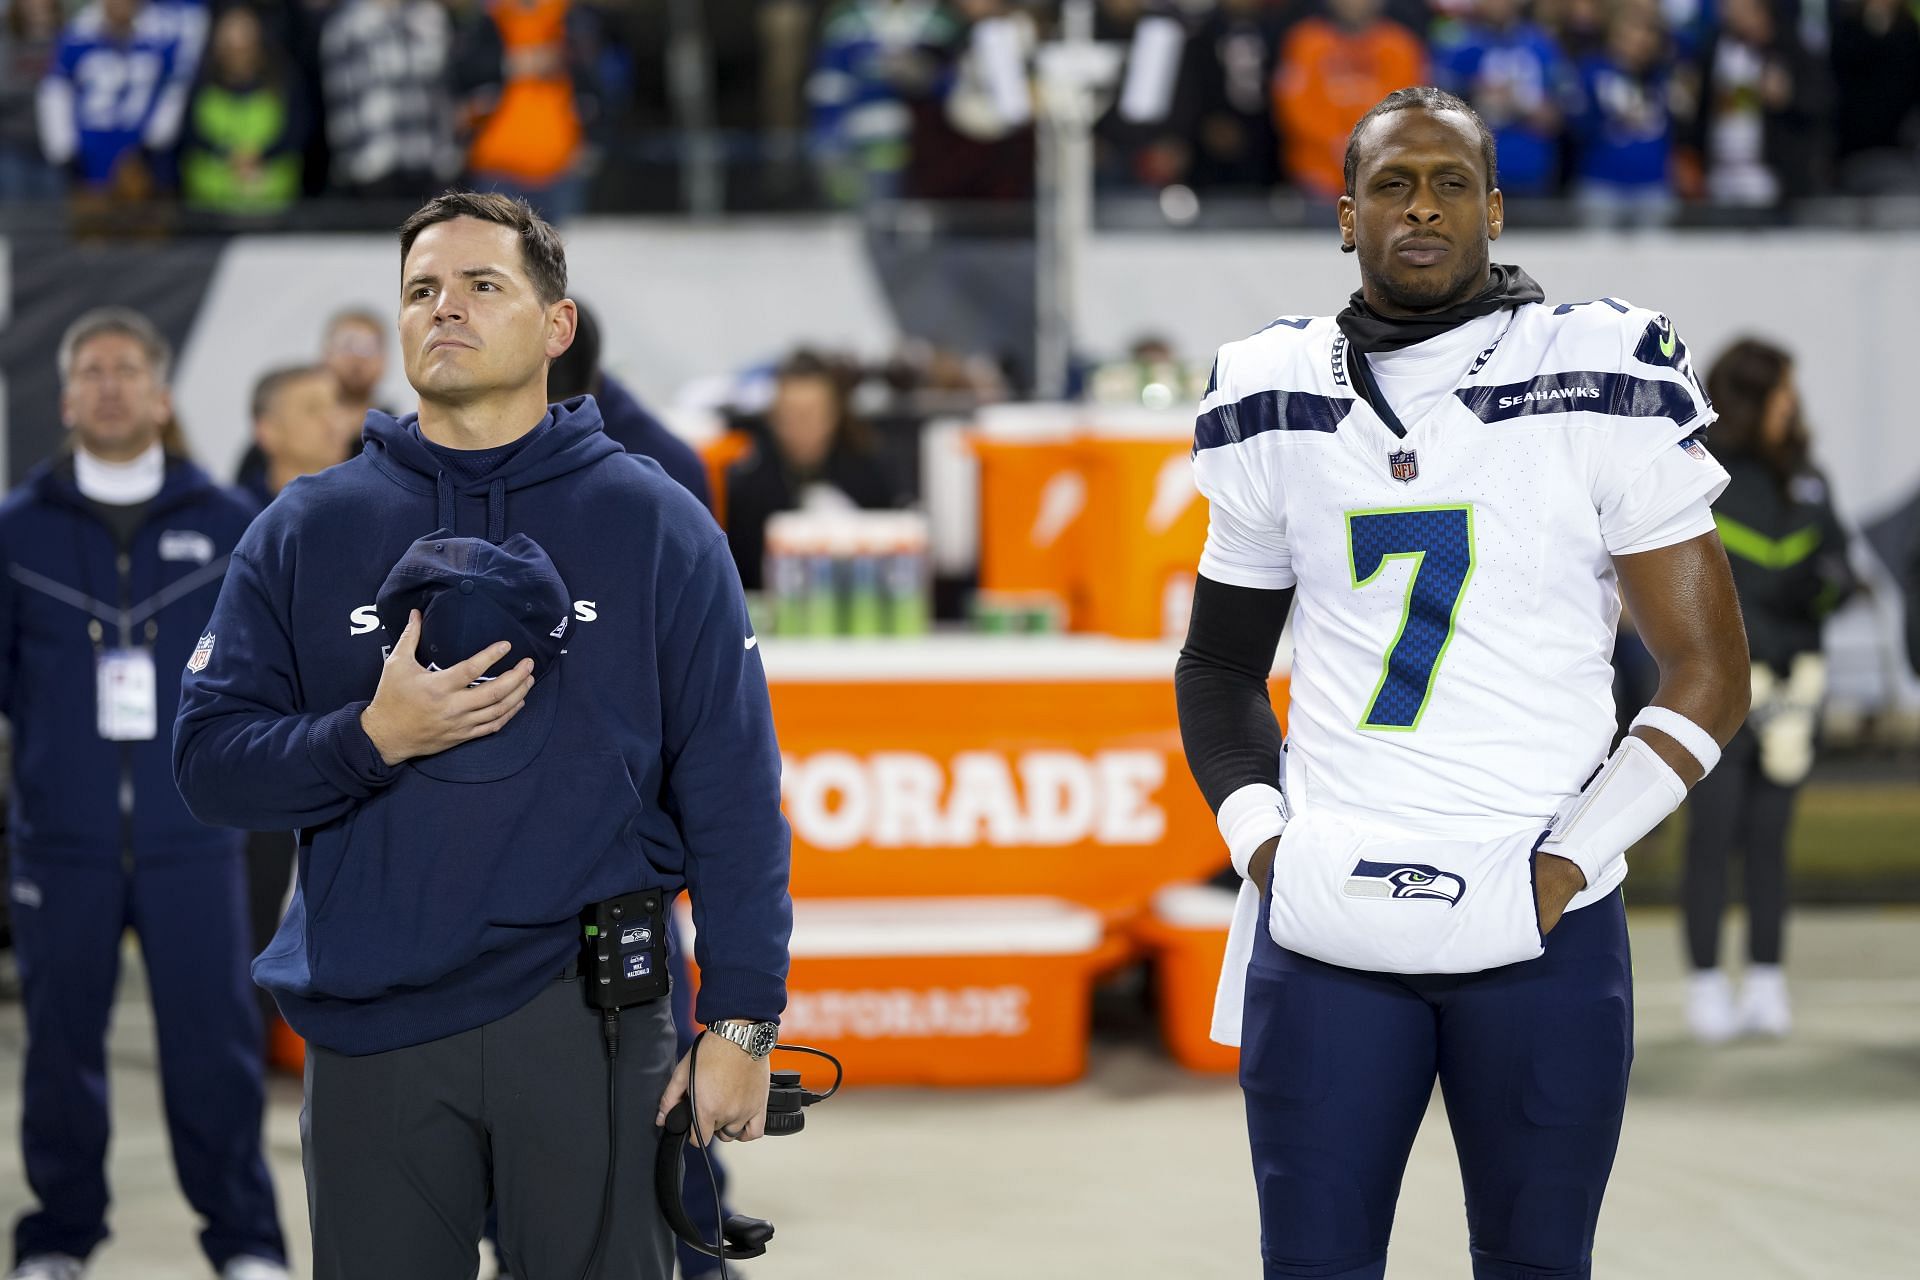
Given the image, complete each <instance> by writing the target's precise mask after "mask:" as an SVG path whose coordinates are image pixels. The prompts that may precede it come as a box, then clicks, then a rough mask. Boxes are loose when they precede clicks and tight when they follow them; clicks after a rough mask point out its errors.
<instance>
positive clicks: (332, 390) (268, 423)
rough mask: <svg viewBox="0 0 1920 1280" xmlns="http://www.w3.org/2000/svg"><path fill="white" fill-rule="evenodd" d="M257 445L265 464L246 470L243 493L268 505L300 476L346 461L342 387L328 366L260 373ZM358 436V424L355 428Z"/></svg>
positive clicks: (256, 392)
mask: <svg viewBox="0 0 1920 1280" xmlns="http://www.w3.org/2000/svg"><path fill="white" fill-rule="evenodd" d="M252 412H253V442H254V444H255V445H256V446H257V447H258V448H259V451H260V457H261V460H262V465H261V467H260V469H259V470H258V471H256V472H253V473H251V474H248V473H246V471H245V470H244V469H243V472H242V474H241V475H240V476H239V478H238V483H239V485H240V487H241V488H243V489H245V490H246V491H247V492H248V493H249V494H251V495H252V496H253V499H254V501H256V502H258V503H259V504H260V505H261V506H263V507H264V506H266V505H267V504H268V503H269V502H272V501H273V500H274V498H275V497H277V496H278V495H279V493H280V491H281V490H282V489H284V488H286V487H287V485H289V484H291V483H292V482H293V481H294V480H295V479H296V478H298V477H300V476H310V475H314V474H316V473H318V472H321V471H325V470H326V469H327V468H328V467H331V466H333V465H334V464H335V463H340V462H345V461H346V460H347V453H348V440H347V436H348V432H347V429H346V414H345V413H344V412H343V411H342V410H341V407H340V386H339V383H338V382H336V381H335V380H334V376H333V374H332V373H331V372H330V371H329V370H328V369H327V367H326V366H325V365H317V364H308V365H288V366H285V367H283V368H279V369H274V370H271V371H270V372H268V373H265V374H262V375H261V377H260V379H259V380H258V381H257V382H255V383H254V384H253V403H252ZM353 425H354V428H355V433H356V434H357V433H358V428H359V425H360V424H359V423H357V422H356V423H354V424H353Z"/></svg>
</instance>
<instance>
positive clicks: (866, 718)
mask: <svg viewBox="0 0 1920 1280" xmlns="http://www.w3.org/2000/svg"><path fill="white" fill-rule="evenodd" d="M762 649H763V651H764V655H765V662H766V668H767V680H768V684H769V686H770V688H771V692H772V698H773V717H774V724H775V727H776V728H777V730H778V731H779V735H780V749H781V756H782V762H783V764H784V766H785V769H784V777H783V778H782V782H781V790H782V805H783V807H784V809H785V812H786V815H787V820H788V822H789V823H790V824H791V826H792V828H793V892H794V895H795V896H796V897H811V898H861V897H924V896H941V897H945V896H954V895H962V896H983V895H984V896H1016V897H1017V896H1033V895H1042V896H1048V897H1056V898H1063V899H1066V900H1067V901H1070V902H1077V903H1081V904H1084V905H1086V906H1090V907H1093V908H1095V909H1096V910H1098V911H1100V912H1102V913H1103V914H1105V915H1107V916H1108V917H1109V918H1117V917H1124V916H1127V915H1131V914H1134V913H1137V912H1139V911H1141V910H1142V909H1144V908H1145V906H1146V904H1147V901H1148V900H1149V899H1150V898H1151V897H1152V895H1153V893H1154V891H1155V890H1157V889H1159V888H1161V887H1162V886H1164V885H1168V884H1175V883H1180V882H1182V881H1187V880H1193V879H1197V878H1201V877H1204V876H1207V875H1210V874H1212V873H1213V872H1214V871H1216V870H1217V869H1219V867H1221V866H1222V865H1224V863H1225V861H1226V854H1225V851H1224V850H1223V849H1222V848H1221V845H1220V838H1219V835H1218V833H1217V832H1216V831H1215V829H1214V823H1213V815H1212V813H1211V812H1210V811H1209V810H1208V808H1207V805H1206V801H1205V800H1204V799H1202V798H1201V795H1200V792H1199V789H1198V788H1197V787H1195V786H1194V783H1193V779H1192V777H1191V775H1189V774H1188V772H1187V765H1186V757H1185V755H1184V753H1183V752H1182V750H1181V746H1180V728H1179V721H1178V717H1177V714H1176V711H1175V708H1174V700H1173V666H1174V661H1175V659H1176V657H1177V656H1178V653H1179V649H1178V646H1177V645H1173V644H1166V643H1160V642H1142V641H1125V640H1113V639H1108V638H1105V637H1099V636H1045V637H1034V636H993V637H985V636H952V637H946V636H934V637H931V638H928V639H924V640H915V641H906V640H869V641H856V640H777V639H768V640H765V641H763V642H762ZM1273 694H1274V705H1275V707H1276V708H1277V709H1279V708H1284V705H1285V695H1286V682H1285V678H1284V676H1277V677H1276V678H1275V682H1274V686H1273Z"/></svg>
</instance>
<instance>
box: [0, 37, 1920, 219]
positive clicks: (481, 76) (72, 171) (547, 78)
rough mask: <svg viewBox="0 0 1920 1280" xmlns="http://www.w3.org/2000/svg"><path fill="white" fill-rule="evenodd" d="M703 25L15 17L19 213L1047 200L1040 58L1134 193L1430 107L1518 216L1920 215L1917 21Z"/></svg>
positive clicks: (1308, 171)
mask: <svg viewBox="0 0 1920 1280" xmlns="http://www.w3.org/2000/svg"><path fill="white" fill-rule="evenodd" d="M686 12H687V11H686V10H685V9H684V8H679V7H676V6H669V5H661V4H643V3H639V2H638V0H282V2H280V3H264V2H262V0H90V2H89V3H86V4H84V5H82V4H78V3H76V2H75V0H0V72H3V73H4V74H3V75H0V198H4V199H5V200H6V201H8V202H9V203H11V202H15V201H26V200H34V199H43V200H52V199H58V198H60V197H62V196H67V197H69V198H71V199H72V200H73V201H74V202H75V203H76V204H78V205H85V204H86V203H87V202H101V201H105V202H111V201H115V200H150V199H152V198H154V197H156V196H160V197H164V198H167V199H177V201H178V202H179V203H180V204H182V205H184V206H186V207H188V208H190V209H195V210H200V211H205V212H210V213H215V214H220V215H228V216H243V217H252V218H256V219H260V218H264V219H268V220H270V219H271V218H272V217H273V216H274V215H276V214H279V213H282V212H284V211H285V210H287V209H288V208H289V207H290V206H292V205H293V204H294V203H295V202H296V201H299V200H301V199H303V198H311V197H318V196H336V197H340V196H345V197H362V198H364V197H375V198H386V199H391V200H394V201H400V200H410V199H413V198H415V197H418V196H421V195H423V194H426V193H428V192H431V191H434V190H437V189H439V188H442V187H444V186H446V185H448V184H450V183H465V184H467V185H471V186H475V187H482V188H489V189H497V190H505V191H510V192H515V193H519V194H524V195H526V196H527V197H528V198H529V199H531V200H532V201H533V202H534V203H535V205H536V206H537V207H539V208H540V209H541V210H542V211H543V212H545V213H547V214H548V215H549V216H552V217H555V218H565V217H567V216H569V215H571V214H572V213H574V212H576V211H578V210H580V209H582V208H584V207H588V206H589V205H590V204H591V205H595V206H596V207H607V206H608V205H609V204H612V205H613V206H615V207H618V205H619V201H618V199H617V198H616V199H613V200H611V201H608V200H600V199H598V198H597V197H595V196H593V195H592V194H591V192H592V190H593V187H592V184H591V182H590V179H592V178H593V176H594V174H595V172H596V170H597V169H598V170H615V171H617V170H619V169H620V168H621V167H622V164H623V162H626V167H628V168H631V167H632V162H633V161H634V159H635V157H636V156H637V155H638V154H639V152H640V150H641V149H642V148H641V147H640V144H639V143H638V142H637V141H636V140H637V139H642V138H648V139H660V138H667V139H676V138H682V137H684V135H683V134H681V133H680V132H679V130H681V129H682V128H683V127H686V126H689V125H694V124H698V125H699V126H700V127H701V128H703V129H706V130H708V131H709V132H710V133H711V134H712V135H713V136H718V137H721V138H723V139H728V140H744V142H743V144H742V147H733V150H732V154H735V155H736V156H737V155H738V154H740V153H741V152H742V150H743V148H744V153H745V154H747V155H748V156H749V157H750V159H751V161H752V162H753V163H757V164H759V165H761V166H762V167H764V168H769V169H777V168H780V167H781V166H782V165H786V166H787V167H789V168H797V169H799V170H801V171H804V173H805V174H806V179H807V180H806V182H805V183H804V184H803V185H804V191H803V192H802V193H801V194H800V195H799V196H798V197H797V198H796V201H795V202H796V203H799V204H802V205H806V204H814V205H818V204H827V205H838V206H853V205H859V204H862V203H865V202H868V201H872V200H880V199H888V198H893V197H907V198H914V199H926V200H942V199H961V200H1022V199H1027V198H1030V197H1031V195H1032V193H1033V189H1034V157H1035V127H1036V125H1035V120H1036V116H1037V115H1038V114H1040V113H1041V106H1040V104H1041V103H1042V102H1043V101H1044V100H1045V98H1046V93H1045V91H1044V90H1043V88H1042V86H1041V83H1040V81H1041V78H1040V77H1039V76H1038V75H1037V72H1036V67H1037V65H1038V59H1037V51H1038V50H1039V49H1040V48H1041V47H1042V46H1043V45H1044V44H1046V43H1047V42H1050V41H1057V40H1060V39H1062V38H1069V37H1071V38H1082V37H1084V38H1090V39H1092V40H1094V41H1097V42H1101V43H1104V44H1106V45H1108V46H1110V47H1111V48H1113V49H1114V50H1115V51H1116V53H1117V54H1119V55H1120V56H1119V59H1118V62H1117V72H1116V74H1115V75H1114V76H1113V77H1112V78H1111V82H1110V83H1109V84H1107V85H1106V86H1105V87H1104V90H1103V93H1102V97H1101V99H1100V115H1099V118H1098V121H1097V123H1096V125H1095V137H1096V142H1097V153H1096V173H1097V176H1098V180H1099V182H1100V183H1101V185H1102V187H1103V189H1107V190H1129V189H1145V190H1154V189H1158V188H1164V187H1167V186H1169V185H1172V184H1183V185H1185V186H1187V187H1189V188H1191V189H1192V190H1194V191H1196V192H1203V193H1204V192H1215V191H1221V190H1228V191H1233V190H1238V191H1246V192H1256V193H1257V192H1267V191H1276V190H1278V191H1291V192H1294V193H1297V194H1298V195H1300V196H1302V197H1304V198H1305V199H1307V200H1309V201H1314V202H1322V203H1324V202H1325V201H1328V200H1331V199H1332V198H1334V197H1335V196H1337V195H1338V194H1339V193H1340V190H1341V189H1342V186H1343V178H1342V171H1341V169H1342V166H1341V159H1342V152H1343V150H1344V146H1345V141H1346V136H1347V132H1348V130H1349V129H1350V127H1351V126H1352V124H1353V122H1354V120H1356V119H1357V118H1358V117H1359V116H1360V114H1361V113H1362V112H1364V111H1365V110H1366V108H1367V107H1368V106H1370V105H1371V104H1372V103H1373V102H1375V101H1378V100H1379V98H1381V97H1382V96H1384V95H1385V94H1386V93H1388V92H1390V91H1392V90H1393V89H1396V88H1400V87H1402V86H1405V85H1408V84H1414V83H1433V84H1438V85H1440V86H1442V87H1444V88H1448V89H1450V90H1452V91H1454V92H1456V93H1458V94H1460V95H1461V96H1462V97H1464V98H1466V99H1468V100H1469V101H1471V102H1472V103H1473V104H1474V105H1475V107H1476V108H1477V109H1478V110H1479V111H1480V113H1481V114H1482V116H1483V117H1484V118H1485V119H1486V121H1487V122H1488V124H1489V125H1491V126H1492V127H1493V128H1494V130H1495V132H1496V134H1497V135H1498V138H1499V143H1500V160H1501V186H1502V188H1503V189H1504V190H1505V191H1506V192H1507V193H1508V194H1509V195H1510V196H1513V197H1517V198H1528V197H1565V198H1570V199H1572V200H1575V201H1576V202H1578V203H1579V205H1580V206H1581V207H1582V208H1583V209H1586V210H1588V211H1589V212H1591V213H1592V214H1593V216H1594V217H1596V218H1607V219H1613V220H1624V221H1652V220H1658V219H1662V218H1665V217H1666V216H1668V215H1669V214H1670V213H1671V212H1672V210H1673V209H1674V207H1675V206H1676V205H1677V204H1678V203H1680V202H1709V203H1711V204H1714V205H1720V206H1738V207H1747V208H1754V209H1771V208H1775V207H1778V206H1779V205H1781V204H1782V203H1783V202H1785V201H1788V200H1791V199H1796V198H1800V197H1807V196H1820V195H1828V194H1868V195H1871V194H1889V193H1899V194H1911V193H1914V192H1916V191H1920V20H1917V17H1916V15H1917V14H1920V2H1916V0H1093V2H1092V3H1090V4H1082V5H1075V4H1073V3H1072V2H1071V0H711V2H710V3H706V4H703V5H701V6H699V7H698V12H699V14H700V21H701V22H702V23H703V24H704V25H703V27H702V28H701V30H699V31H698V32H696V33H688V32H685V31H680V30H677V29H676V28H675V27H674V26H673V23H674V22H675V21H676V20H677V19H676V16H675V15H676V14H678V15H681V16H684V14H685V13H686ZM1077 17H1084V18H1089V19H1090V21H1076V20H1075V19H1076V18H1077ZM689 34H692V35H694V36H695V37H696V38H695V39H693V40H692V41H691V43H689V42H688V40H686V39H684V38H683V37H685V36H687V35H689ZM689 51H691V52H689ZM689 58H692V59H694V60H695V62H694V63H689V62H688V59H689ZM696 64H697V65H696ZM690 116H692V117H700V118H699V119H693V118H690ZM727 145H728V146H730V147H731V146H732V141H729V142H728V144H727ZM666 151H667V152H668V153H671V154H673V155H676V156H682V157H683V156H684V154H686V151H687V149H686V148H685V147H684V146H681V145H680V144H679V143H677V142H669V144H668V145H667V147H666ZM659 152H660V148H658V147H656V148H655V149H654V154H658V153H659ZM603 157H611V158H612V161H611V163H610V164H606V165H602V164H601V163H600V162H601V160H602V158H603ZM601 186H602V187H609V186H611V187H617V186H618V183H617V182H614V183H612V184H606V183H603V184H601Z"/></svg>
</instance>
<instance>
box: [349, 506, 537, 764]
mask: <svg viewBox="0 0 1920 1280" xmlns="http://www.w3.org/2000/svg"><path fill="white" fill-rule="evenodd" d="M374 607H375V608H376V610H377V611H378V612H379V614H380V625H381V626H382V627H383V628H384V629H385V631H386V634H387V644H388V645H389V646H391V645H393V644H394V643H396V642H397V641H398V640H399V639H400V633H401V632H402V631H404V630H406V626H407V615H408V613H409V612H410V611H411V610H414V609H418V610H419V611H420V641H419V644H418V646H417V647H416V648H415V651H414V652H415V655H416V657H418V659H419V661H420V665H421V666H423V667H426V668H427V669H428V670H429V671H442V670H445V669H446V668H448V667H452V666H457V665H458V664H460V663H462V662H465V661H466V660H467V659H468V658H471V657H472V656H473V655H474V654H476V653H479V652H480V651H481V650H482V649H485V648H487V647H488V646H489V645H494V644H498V643H500V642H501V641H502V640H505V641H508V642H510V643H511V644H512V645H513V650H512V652H510V653H508V654H507V656H506V657H504V658H502V659H500V661H499V662H497V663H495V664H494V665H493V666H492V667H490V668H489V669H488V670H487V672H486V674H484V675H482V676H481V677H480V678H481V679H482V680H491V679H493V678H494V677H495V676H500V675H504V674H506V673H507V672H508V671H511V670H512V669H513V668H514V666H515V664H517V663H519V662H520V661H521V660H522V659H524V658H532V659H533V690H532V692H531V693H529V694H528V695H527V702H526V705H525V706H523V707H521V708H520V711H519V713H518V714H517V715H515V716H514V718H513V719H512V720H510V721H508V722H507V724H506V727H504V728H502V729H501V730H500V731H499V732H497V733H492V734H488V735H487V736H486V737H483V738H473V739H470V740H469V741H466V742H462V743H460V744H459V745H457V746H453V747H449V748H447V749H446V750H445V751H441V752H437V753H436V754H434V755H430V756H420V757H417V758H415V759H414V760H412V761H411V762H410V763H411V764H412V765H413V767H414V768H416V769H418V770H419V771H420V772H422V773H424V774H426V775H427V776H428V777H430V778H438V779H440V780H441V781H443V782H493V781H495V780H497V779H500V778H505V777H508V776H510V775H512V774H515V773H518V772H520V770H522V769H524V768H526V767H527V765H529V764H531V763H532V762H533V758H534V757H535V756H537V755H539V754H540V750H541V748H543V747H545V746H546V744H547V738H548V736H549V735H551V733H552V732H553V715H554V708H555V707H556V706H557V705H558V704H559V701H560V655H561V653H562V652H563V651H564V646H565V643H566V637H567V628H568V627H569V625H571V623H572V620H573V603H572V601H571V599H570V598H569V596H568V593H567V586H566V583H564V582H562V581H561V580H560V573H559V571H558V570H556V569H555V568H554V567H553V561H552V560H550V559H548V558H547V553H546V552H545V551H543V550H541V548H540V544H539V543H537V542H535V541H534V540H533V539H532V538H529V537H528V536H527V535H526V534H524V533H516V534H514V535H513V536H512V537H511V538H508V539H507V540H506V541H505V542H502V543H500V544H499V545H498V546H496V545H494V544H493V543H491V542H488V541H487V540H486V539H484V538H457V537H454V536H453V535H452V534H450V533H447V532H445V531H444V530H443V531H441V532H439V533H430V534H428V535H427V536H426V537H424V538H422V539H420V540H419V541H418V542H416V543H414V544H413V545H412V546H411V547H408V548H407V553H406V554H405V555H403V556H401V557H400V560H399V562H398V563H396V564H395V565H394V566H393V569H392V570H391V571H390V572H389V573H388V574H387V580H386V581H385V582H384V583H382V584H381V586H380V594H379V595H378V596H377V597H376V598H375V601H374Z"/></svg>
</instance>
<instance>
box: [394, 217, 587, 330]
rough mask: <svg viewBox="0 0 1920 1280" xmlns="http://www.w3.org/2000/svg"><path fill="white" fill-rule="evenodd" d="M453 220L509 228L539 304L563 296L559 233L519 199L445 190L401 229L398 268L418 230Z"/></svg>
mask: <svg viewBox="0 0 1920 1280" xmlns="http://www.w3.org/2000/svg"><path fill="white" fill-rule="evenodd" d="M455 218H478V219H480V220H481V221H482V222H492V223H497V224H499V225H500V226H503V227H510V228H512V229H513V231H514V232H515V233H516V234H518V236H519V237H520V257H521V259H522V261H523V262H525V264H526V269H527V277H528V278H529V279H530V280H532V281H533V291H534V295H535V296H536V297H538V298H539V299H540V302H541V305H542V306H551V305H552V304H554V303H556V302H558V301H560V299H562V298H564V297H566V296H567V248H566V246H565V245H563V244H562V243H560V233H559V232H558V231H555V230H554V229H553V226H552V224H551V223H549V222H548V221H547V220H546V219H545V218H542V217H541V216H540V215H539V214H537V213H535V212H534V211H533V206H532V205H529V204H528V203H527V202H526V201H525V200H522V199H520V198H519V197H518V196H503V195H499V194H496V193H494V192H483V191H449V192H446V193H445V194H443V195H438V196H435V197H434V198H433V199H431V200H429V201H427V202H426V203H425V204H423V205H421V206H420V207H419V208H418V209H416V210H414V212H413V216H412V217H410V218H408V219H407V220H406V221H405V222H403V223H401V224H400V262H401V265H402V267H403V268H404V267H405V264H406V261H407V255H408V254H409V253H411V252H413V242H414V241H415V240H418V239H419V238H420V233H421V232H422V231H425V230H426V229H427V228H428V227H431V226H433V225H434V224H435V223H440V222H451V221H453V220H454V219H455Z"/></svg>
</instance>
